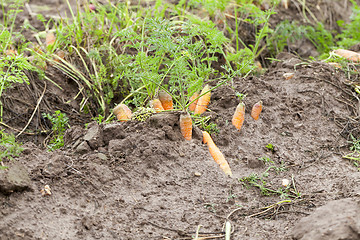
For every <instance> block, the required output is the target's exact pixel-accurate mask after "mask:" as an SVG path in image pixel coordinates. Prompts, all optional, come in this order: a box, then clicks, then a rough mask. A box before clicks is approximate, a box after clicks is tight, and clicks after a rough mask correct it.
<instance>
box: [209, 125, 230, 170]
mask: <svg viewBox="0 0 360 240" xmlns="http://www.w3.org/2000/svg"><path fill="white" fill-rule="evenodd" d="M203 142H204V143H207V145H208V148H209V152H210V155H211V156H212V158H213V159H214V161H215V162H216V163H217V164H219V167H220V169H221V170H222V171H223V172H224V173H225V174H226V175H228V176H230V177H232V172H231V169H230V166H229V163H228V162H227V161H226V159H225V157H224V155H223V154H222V152H221V151H220V149H219V148H218V147H217V146H216V145H215V143H214V141H213V140H212V138H211V136H210V134H209V133H208V132H206V131H203Z"/></svg>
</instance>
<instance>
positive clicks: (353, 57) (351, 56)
mask: <svg viewBox="0 0 360 240" xmlns="http://www.w3.org/2000/svg"><path fill="white" fill-rule="evenodd" d="M334 53H335V54H337V55H339V56H341V57H343V58H345V59H347V60H350V61H353V62H360V54H359V53H357V52H353V51H350V50H345V49H337V50H335V51H334Z"/></svg>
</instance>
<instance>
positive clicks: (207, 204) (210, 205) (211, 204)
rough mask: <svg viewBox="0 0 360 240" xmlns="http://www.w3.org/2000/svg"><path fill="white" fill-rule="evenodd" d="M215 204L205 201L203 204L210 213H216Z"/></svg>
mask: <svg viewBox="0 0 360 240" xmlns="http://www.w3.org/2000/svg"><path fill="white" fill-rule="evenodd" d="M215 206H216V204H215V203H205V204H204V207H205V208H206V209H207V210H209V211H210V212H212V213H216V209H215Z"/></svg>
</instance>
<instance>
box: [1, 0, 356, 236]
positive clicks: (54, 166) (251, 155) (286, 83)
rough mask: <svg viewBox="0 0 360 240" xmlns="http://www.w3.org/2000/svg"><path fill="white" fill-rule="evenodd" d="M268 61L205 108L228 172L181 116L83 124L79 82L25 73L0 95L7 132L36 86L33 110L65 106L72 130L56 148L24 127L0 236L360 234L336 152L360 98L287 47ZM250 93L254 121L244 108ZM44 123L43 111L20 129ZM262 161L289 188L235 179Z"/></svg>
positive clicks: (6, 189)
mask: <svg viewBox="0 0 360 240" xmlns="http://www.w3.org/2000/svg"><path fill="white" fill-rule="evenodd" d="M50 2H52V1H44V0H42V1H35V0H33V1H30V6H31V4H48V3H50ZM292 2H293V1H292ZM309 2H310V3H312V2H317V1H309ZM322 2H326V1H322ZM330 2H331V1H330ZM342 2H343V1H342ZM345 2H346V1H345ZM60 3H61V1H59V4H60ZM336 4H340V3H336ZM309 6H311V5H309ZM326 6H327V9H333V8H332V7H331V6H332V5H331V4H330V3H329V2H328V5H326ZM60 8H61V7H60ZM312 9H313V10H314V11H315V9H317V8H316V7H315V8H312ZM292 11H293V12H292V13H293V14H292V15H294V16H298V15H297V14H298V13H296V12H295V11H294V10H292ZM24 14H25V15H26V14H27V13H26V12H25V13H24ZM25 15H24V16H25ZM289 15H291V13H289ZM332 16H334V15H332ZM340 17H344V18H345V16H343V15H340ZM274 21H275V20H274ZM277 59H278V60H279V61H274V62H273V63H272V64H271V65H270V66H269V68H268V69H267V71H266V72H265V73H264V74H262V75H258V76H250V77H247V78H234V79H233V80H232V81H231V82H229V84H227V85H223V86H221V87H220V88H218V89H216V90H215V91H214V92H213V93H212V97H211V103H210V105H209V110H210V111H208V112H206V113H205V114H206V115H209V116H211V119H212V121H213V122H214V123H216V124H217V126H218V128H219V133H217V134H213V139H214V142H215V143H216V144H217V146H218V147H219V148H220V150H221V151H222V152H223V154H224V155H225V157H226V159H227V160H228V162H229V164H230V167H231V169H232V172H233V177H232V178H230V177H227V176H226V175H225V174H224V173H223V172H222V171H221V169H220V168H219V166H218V165H217V164H216V163H215V162H214V161H213V159H212V157H211V155H210V154H209V152H208V148H207V146H206V145H205V144H203V143H202V141H201V140H202V134H201V130H200V129H198V128H197V127H196V128H194V130H193V139H192V140H191V141H186V140H184V139H183V137H182V135H181V133H180V129H179V123H178V122H179V113H158V114H154V115H152V116H151V117H150V118H149V119H148V120H146V121H145V122H137V121H129V122H115V121H114V122H112V123H109V124H101V125H99V124H97V123H96V122H91V123H90V124H89V125H88V126H87V128H84V124H85V123H88V122H90V121H91V120H90V117H87V116H85V115H82V114H80V113H79V112H77V110H78V109H79V106H80V103H79V102H78V100H73V97H74V96H76V94H77V93H78V92H77V90H76V89H77V88H76V84H75V83H74V82H73V81H72V80H71V79H68V78H67V77H66V76H65V75H63V74H62V73H61V72H59V71H58V70H56V69H52V68H51V67H50V68H49V69H48V70H47V72H48V73H49V74H50V75H51V76H52V77H53V81H54V82H55V83H57V84H60V86H61V87H62V88H63V91H60V90H59V88H57V87H56V86H55V85H54V84H52V83H49V82H47V83H45V82H44V81H39V79H38V77H37V76H32V75H31V74H30V73H29V76H30V79H31V83H30V85H26V84H24V85H17V86H15V87H14V88H12V89H10V91H8V92H7V93H6V95H4V97H3V99H2V100H3V102H4V106H5V108H4V111H5V114H4V123H6V124H7V125H9V126H11V128H6V130H7V131H9V132H15V133H18V132H19V130H21V129H22V128H23V127H24V126H25V125H26V124H27V121H28V120H29V119H30V117H31V115H32V112H33V111H34V109H36V104H37V102H38V99H39V98H41V96H43V97H42V101H41V103H40V105H39V109H41V111H42V112H51V111H54V110H57V109H60V110H61V111H62V112H65V113H66V114H67V115H68V116H69V117H70V125H71V126H72V127H71V128H70V129H69V130H67V132H66V133H65V137H64V138H65V146H64V148H62V149H60V150H55V151H53V152H49V151H47V150H45V149H44V148H43V143H44V142H46V141H47V135H46V134H45V133H42V134H37V135H36V136H34V135H25V134H22V135H21V136H20V138H19V139H20V140H22V141H23V142H24V146H23V147H24V151H23V152H22V154H21V155H20V156H19V157H17V158H16V159H15V160H14V161H4V164H5V165H7V166H8V167H9V168H8V169H7V170H5V171H1V172H0V205H1V207H0V216H1V219H2V220H1V221H0V233H1V234H0V239H192V237H194V236H195V234H196V231H197V229H198V228H200V230H199V236H203V237H212V238H213V239H221V238H223V236H224V223H225V222H226V220H228V221H230V223H231V225H232V231H233V232H232V234H231V237H232V239H359V238H360V226H359V222H360V219H359V216H360V214H359V213H358V211H359V204H360V203H359V194H360V184H359V179H360V172H359V171H358V169H357V168H356V167H355V166H354V164H353V162H351V161H349V160H346V159H344V158H342V156H344V155H345V154H347V153H349V144H348V140H349V137H350V135H353V136H354V137H357V138H358V137H360V132H359V123H358V119H359V114H360V112H359V111H360V108H359V102H358V99H357V98H356V97H355V95H354V94H353V91H352V89H351V86H350V84H349V82H348V80H347V78H346V75H345V74H344V72H343V71H342V70H339V69H337V68H334V67H332V66H330V65H329V64H326V63H322V62H307V61H304V60H303V59H301V58H299V57H298V56H295V55H293V54H290V53H282V54H280V55H279V56H277ZM284 73H294V77H293V78H291V79H288V80H286V79H285V78H284ZM237 92H240V93H246V98H245V100H244V102H245V104H246V117H245V123H244V125H243V127H242V129H241V131H240V132H239V131H237V130H236V129H235V128H234V127H233V126H232V124H231V118H232V114H233V112H234V110H235V108H236V105H237V104H238V98H237V97H236V93H237ZM20 99H21V100H20ZM259 100H262V102H263V105H264V107H263V112H262V113H261V117H260V119H259V120H257V121H255V120H253V119H252V118H251V117H250V111H251V106H252V105H253V104H255V103H256V102H257V101H259ZM48 124H49V123H47V122H46V121H45V120H44V119H43V118H42V117H41V114H40V111H39V113H36V114H35V115H34V118H33V119H32V121H31V123H30V125H29V126H28V129H32V130H34V131H45V130H46V129H49V126H48ZM268 144H272V145H273V146H274V148H273V150H271V149H269V148H267V147H266V146H267V145H268ZM266 159H268V160H267V161H266ZM266 170H268V171H267V173H268V176H266V177H264V180H265V181H266V184H265V186H266V187H267V188H270V189H279V188H281V187H282V181H283V179H288V180H290V183H291V184H290V185H289V186H290V187H289V188H288V192H286V193H287V194H289V195H291V196H293V197H291V196H289V195H287V196H285V195H283V196H281V195H280V194H269V195H265V194H263V193H262V191H261V190H260V189H259V188H256V187H254V186H253V187H251V186H250V185H249V184H247V183H246V182H244V181H240V179H245V178H247V177H249V176H254V174H258V176H260V175H262V174H263V173H264V172H265V171H266ZM46 185H48V186H49V187H50V189H51V190H50V192H51V195H50V194H46V191H44V189H45V188H46V187H45V186H46ZM283 189H284V188H283ZM294 196H295V197H294ZM284 197H285V198H284Z"/></svg>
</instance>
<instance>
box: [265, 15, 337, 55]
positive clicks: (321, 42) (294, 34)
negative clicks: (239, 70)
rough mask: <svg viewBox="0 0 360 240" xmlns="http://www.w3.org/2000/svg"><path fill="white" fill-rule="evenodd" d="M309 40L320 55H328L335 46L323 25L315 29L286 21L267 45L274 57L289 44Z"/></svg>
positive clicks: (276, 29) (269, 39)
mask: <svg viewBox="0 0 360 240" xmlns="http://www.w3.org/2000/svg"><path fill="white" fill-rule="evenodd" d="M302 39H308V40H310V41H311V42H312V43H313V44H314V46H315V47H316V49H317V51H318V52H319V53H327V52H329V51H330V48H331V47H333V46H334V40H333V37H332V34H331V33H330V32H329V31H327V30H326V29H325V28H324V25H323V24H322V23H320V22H319V23H318V24H317V25H316V26H315V27H313V26H311V25H307V26H305V25H299V23H297V22H295V21H294V22H289V21H288V20H285V21H283V22H281V23H279V24H278V25H277V26H276V28H275V30H274V34H273V35H272V36H271V37H270V38H268V42H267V45H268V47H269V49H270V51H271V52H272V54H273V55H276V54H278V53H279V52H282V51H283V50H284V47H285V46H287V45H288V44H289V43H294V42H296V41H298V40H302Z"/></svg>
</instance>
